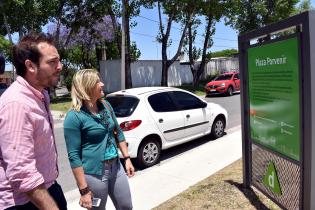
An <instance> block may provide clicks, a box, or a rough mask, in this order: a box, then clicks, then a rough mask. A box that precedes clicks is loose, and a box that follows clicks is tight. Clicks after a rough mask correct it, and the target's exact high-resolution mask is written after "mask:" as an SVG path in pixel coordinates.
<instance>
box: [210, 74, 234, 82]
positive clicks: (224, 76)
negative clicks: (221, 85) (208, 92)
mask: <svg viewBox="0 0 315 210" xmlns="http://www.w3.org/2000/svg"><path fill="white" fill-rule="evenodd" d="M231 78H232V74H222V75H220V76H218V77H217V78H215V79H214V80H213V81H220V80H230V79H231Z"/></svg>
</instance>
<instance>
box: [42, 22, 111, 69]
mask: <svg viewBox="0 0 315 210" xmlns="http://www.w3.org/2000/svg"><path fill="white" fill-rule="evenodd" d="M57 26H58V25H57V24H50V25H49V26H48V27H47V29H48V33H49V34H51V35H53V36H54V37H55V38H56V35H57V30H58V27H57ZM56 40H58V41H59V43H58V46H59V50H60V51H61V52H63V57H64V58H67V60H66V61H64V62H66V64H69V63H72V64H73V65H77V67H79V68H92V67H93V68H95V67H97V58H96V49H97V48H101V49H104V47H102V46H104V45H105V44H106V43H110V42H113V40H114V31H113V28H112V23H111V19H110V17H108V16H104V17H103V18H102V19H101V20H100V21H97V22H96V23H95V24H94V25H92V27H90V28H89V27H84V26H82V27H80V28H79V29H78V31H77V32H73V29H71V28H68V27H67V26H65V25H60V26H59V37H58V38H56ZM103 53H105V52H103Z"/></svg>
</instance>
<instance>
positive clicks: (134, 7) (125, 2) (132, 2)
mask: <svg viewBox="0 0 315 210" xmlns="http://www.w3.org/2000/svg"><path fill="white" fill-rule="evenodd" d="M108 5H110V6H109V7H108V13H109V14H110V16H111V18H112V23H113V28H114V30H115V39H116V43H117V47H118V49H119V52H120V54H121V33H120V31H119V30H120V28H119V27H118V25H117V24H114V23H116V17H115V16H117V17H122V18H124V20H125V24H124V26H123V27H124V31H125V55H123V56H125V76H126V80H125V87H126V88H131V87H132V78H131V68H130V65H131V62H133V61H135V60H136V59H138V58H139V57H140V51H139V50H138V49H137V47H136V43H135V42H133V43H131V42H130V28H131V27H134V26H136V24H137V23H136V22H134V21H132V18H133V17H136V16H138V15H139V14H140V7H141V6H144V7H146V8H151V6H152V1H151V0H150V1H147V0H122V1H121V4H119V2H118V1H113V0H111V1H109V4H108ZM122 7H123V8H124V13H122V9H121V8H122Z"/></svg>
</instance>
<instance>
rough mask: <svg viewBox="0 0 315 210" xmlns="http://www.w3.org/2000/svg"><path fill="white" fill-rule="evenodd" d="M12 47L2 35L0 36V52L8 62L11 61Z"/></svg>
mask: <svg viewBox="0 0 315 210" xmlns="http://www.w3.org/2000/svg"><path fill="white" fill-rule="evenodd" d="M11 49H12V46H11V44H10V42H9V41H8V40H7V39H5V38H4V37H3V36H2V35H0V52H2V53H3V55H4V56H5V59H6V60H8V61H12V53H11V52H12V51H11Z"/></svg>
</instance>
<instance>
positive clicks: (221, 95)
mask: <svg viewBox="0 0 315 210" xmlns="http://www.w3.org/2000/svg"><path fill="white" fill-rule="evenodd" d="M234 95H240V92H235V93H233V95H231V96H234ZM205 97H206V98H226V97H230V96H228V95H226V94H215V95H206V96H205Z"/></svg>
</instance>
